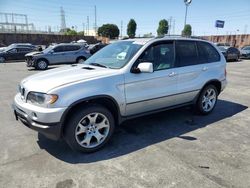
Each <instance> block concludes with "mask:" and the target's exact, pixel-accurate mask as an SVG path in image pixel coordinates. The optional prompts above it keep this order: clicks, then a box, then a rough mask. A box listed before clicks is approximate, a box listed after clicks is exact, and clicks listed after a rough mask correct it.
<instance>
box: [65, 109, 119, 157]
mask: <svg viewBox="0 0 250 188" xmlns="http://www.w3.org/2000/svg"><path fill="white" fill-rule="evenodd" d="M114 128H115V122H114V118H113V115H112V114H111V113H110V112H109V110H107V109H106V108H105V107H103V106H100V105H90V106H87V107H86V108H84V109H81V110H76V111H75V112H74V114H73V115H72V116H71V118H70V119H69V120H68V121H67V123H66V127H65V140H66V142H67V143H68V144H69V146H70V147H71V148H72V149H73V150H77V151H81V152H85V153H87V152H94V151H97V150H99V149H100V148H102V147H103V146H104V145H105V144H106V143H107V142H108V140H109V139H110V137H111V136H112V134H113V132H114Z"/></svg>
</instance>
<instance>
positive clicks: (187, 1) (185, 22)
mask: <svg viewBox="0 0 250 188" xmlns="http://www.w3.org/2000/svg"><path fill="white" fill-rule="evenodd" d="M191 2H192V0H184V3H185V5H186V12H185V21H184V27H185V26H186V24H187V12H188V6H189V5H190V4H191Z"/></svg>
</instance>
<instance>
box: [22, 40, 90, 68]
mask: <svg viewBox="0 0 250 188" xmlns="http://www.w3.org/2000/svg"><path fill="white" fill-rule="evenodd" d="M90 56H91V54H90V52H89V51H88V50H87V49H86V48H85V47H84V46H83V45H79V44H58V45H55V46H49V47H48V48H47V49H45V50H43V51H42V52H31V53H28V54H26V55H25V57H26V63H27V67H35V68H36V69H39V70H45V69H47V68H48V65H54V64H64V63H81V62H83V61H85V60H86V59H88V58H89V57H90Z"/></svg>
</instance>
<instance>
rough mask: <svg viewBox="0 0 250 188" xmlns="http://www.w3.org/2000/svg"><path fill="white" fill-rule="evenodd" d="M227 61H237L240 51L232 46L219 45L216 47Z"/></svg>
mask: <svg viewBox="0 0 250 188" xmlns="http://www.w3.org/2000/svg"><path fill="white" fill-rule="evenodd" d="M218 48H219V49H220V51H221V52H222V54H223V55H224V57H225V59H226V60H227V61H230V60H235V61H238V60H239V58H240V51H239V50H238V49H237V48H234V47H227V46H219V47H218Z"/></svg>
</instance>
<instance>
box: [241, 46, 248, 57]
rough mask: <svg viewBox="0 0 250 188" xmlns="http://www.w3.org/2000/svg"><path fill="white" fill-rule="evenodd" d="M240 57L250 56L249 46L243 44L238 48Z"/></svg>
mask: <svg viewBox="0 0 250 188" xmlns="http://www.w3.org/2000/svg"><path fill="white" fill-rule="evenodd" d="M240 57H241V58H250V46H244V47H243V48H242V49H241V50H240Z"/></svg>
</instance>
